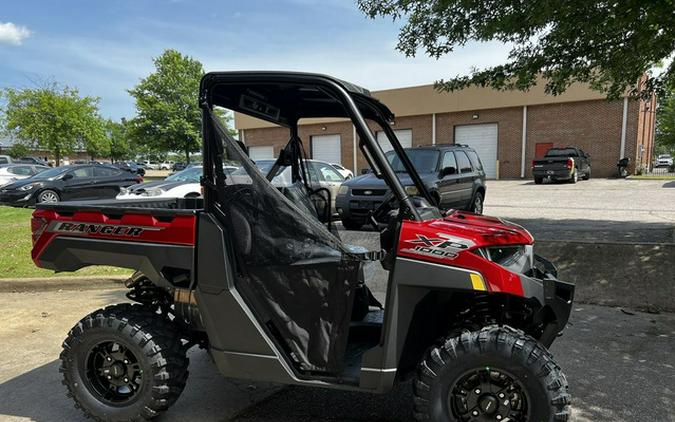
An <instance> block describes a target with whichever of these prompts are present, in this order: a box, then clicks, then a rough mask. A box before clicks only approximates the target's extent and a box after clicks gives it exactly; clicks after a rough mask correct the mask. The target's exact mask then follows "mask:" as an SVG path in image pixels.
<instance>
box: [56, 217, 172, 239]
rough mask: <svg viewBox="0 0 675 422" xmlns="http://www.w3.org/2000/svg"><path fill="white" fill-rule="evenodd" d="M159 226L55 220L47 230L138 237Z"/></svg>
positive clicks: (156, 229)
mask: <svg viewBox="0 0 675 422" xmlns="http://www.w3.org/2000/svg"><path fill="white" fill-rule="evenodd" d="M158 230H162V228H161V227H146V226H125V225H118V224H100V223H81V222H75V221H55V222H53V223H52V227H50V229H49V231H51V232H55V233H67V234H85V235H87V234H99V235H109V236H123V237H138V236H140V235H141V233H143V232H145V231H158Z"/></svg>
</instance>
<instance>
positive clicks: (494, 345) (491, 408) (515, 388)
mask: <svg viewBox="0 0 675 422" xmlns="http://www.w3.org/2000/svg"><path fill="white" fill-rule="evenodd" d="M567 389H568V386H567V380H566V379H565V375H563V373H562V371H561V370H560V367H558V365H557V364H556V363H555V362H554V360H553V357H552V356H551V354H550V353H549V352H548V351H547V350H546V348H544V346H542V345H541V344H539V343H538V342H537V341H536V340H535V339H533V338H532V337H530V336H527V335H525V334H523V332H521V331H517V330H514V329H512V328H510V327H505V326H503V327H500V326H496V325H493V326H488V327H485V328H482V329H481V330H479V331H474V332H465V333H462V334H461V335H460V336H458V337H454V338H448V339H446V340H445V341H444V343H443V344H442V345H439V346H435V347H432V348H431V349H430V350H429V352H428V353H427V355H426V357H425V358H424V359H423V360H422V362H421V363H420V365H419V367H418V370H417V375H416V378H415V381H414V384H413V392H414V409H415V419H416V420H417V421H433V422H441V421H451V422H452V421H474V420H476V421H478V420H523V421H528V422H544V421H546V422H554V421H555V422H562V421H567V420H568V418H569V403H570V396H569V394H568V393H567ZM497 415H501V417H500V418H499V419H497ZM513 416H517V418H513ZM481 418H484V419H481Z"/></svg>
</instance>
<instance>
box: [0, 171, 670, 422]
mask: <svg viewBox="0 0 675 422" xmlns="http://www.w3.org/2000/svg"><path fill="white" fill-rule="evenodd" d="M486 213H487V214H490V215H496V216H499V217H503V218H507V219H510V220H513V221H517V222H518V223H520V224H523V225H524V226H525V227H526V228H528V229H529V230H530V231H531V232H532V233H533V234H534V235H535V237H536V238H537V240H538V243H539V247H540V250H542V249H543V250H544V251H546V253H547V254H553V255H554V258H555V259H554V260H555V261H556V263H557V264H562V265H561V273H562V274H563V275H564V276H565V278H566V279H572V281H575V282H577V286H578V287H577V303H576V305H575V307H574V310H573V314H572V317H571V319H570V326H569V327H568V329H567V330H566V332H565V335H564V336H563V337H561V338H560V339H558V340H557V342H556V343H555V344H554V345H553V347H552V352H553V353H554V354H555V356H556V358H557V359H558V361H559V363H560V364H561V366H562V367H563V368H564V371H565V373H566V375H567V377H568V379H569V382H570V388H571V393H572V394H573V400H574V402H573V418H572V420H573V421H578V422H590V421H627V422H628V421H631V422H632V421H675V415H673V413H672V412H671V409H672V406H673V405H675V389H674V388H673V387H672V380H673V379H675V356H673V354H672V350H673V349H675V314H673V313H671V312H672V309H670V308H668V307H667V306H668V304H669V303H671V304H672V302H673V300H672V297H673V296H675V292H674V291H673V288H675V280H673V272H672V262H673V260H672V256H673V255H669V254H672V252H673V251H675V247H674V245H673V243H675V242H674V240H673V230H674V229H675V182H667V181H639V182H638V181H631V180H600V179H592V180H591V181H588V182H586V181H584V182H579V183H577V184H576V185H571V184H544V185H534V184H533V183H531V182H529V181H492V182H489V185H488V195H487V201H486ZM342 235H343V239H345V240H346V241H348V242H352V243H359V244H363V245H368V246H371V247H376V245H377V234H376V233H374V232H372V231H371V232H367V231H364V232H342ZM556 254H557V255H556ZM636 275H637V276H636ZM385 286H386V274H384V273H383V272H382V271H380V270H379V269H378V271H377V273H376V274H375V279H374V280H373V282H372V284H371V287H372V288H373V290H374V293H375V294H376V296H378V297H379V298H381V299H382V298H383V294H384V289H385ZM70 289H73V287H70ZM120 300H124V297H123V291H122V290H120V289H112V290H111V289H109V288H107V289H103V290H96V289H87V290H69V288H66V289H64V290H61V291H59V290H52V291H48V292H47V291H43V292H28V293H0V320H2V321H3V322H4V323H3V324H2V326H0V356H3V359H2V360H1V361H0V397H2V400H0V420H3V421H5V420H6V421H12V422H14V421H27V420H35V421H41V422H49V421H62V420H68V421H82V420H84V419H83V417H82V415H81V413H80V412H79V411H77V410H76V409H74V408H73V406H72V402H71V401H70V400H69V399H68V398H66V396H65V389H64V387H62V386H61V384H60V374H59V373H58V361H57V358H58V353H59V350H60V343H61V341H62V339H63V337H64V336H65V334H66V332H67V330H68V329H69V328H70V327H71V326H72V325H73V324H74V323H75V322H76V321H77V320H78V319H80V318H81V317H82V316H83V315H85V314H86V313H88V312H90V311H92V310H93V309H96V308H98V307H101V306H104V305H105V304H109V303H115V302H118V301H120ZM659 301H660V302H659ZM652 302H653V303H656V304H657V305H658V306H656V307H646V308H645V307H643V306H641V305H642V304H644V303H648V304H653V303H652ZM598 304H601V305H611V306H598ZM639 310H647V311H649V313H643V312H640V311H639ZM190 358H191V366H190V378H189V381H188V385H187V388H186V392H185V394H184V395H183V396H182V397H181V398H180V400H179V401H178V402H177V403H176V405H175V406H174V407H173V408H172V409H171V410H170V411H169V412H168V413H167V414H166V415H165V416H163V417H162V419H161V420H163V421H179V420H188V419H189V420H195V421H287V422H297V421H315V420H331V421H354V422H356V421H371V420H373V421H382V422H394V421H409V420H411V418H412V416H411V411H412V406H411V400H412V398H411V389H410V385H409V384H404V385H402V386H401V387H400V388H398V389H397V390H396V391H395V392H393V393H392V394H390V395H386V396H375V395H368V394H357V393H347V392H334V391H328V390H316V389H311V390H310V389H305V388H300V387H281V386H274V385H269V384H252V383H249V382H240V381H237V380H231V379H225V378H222V377H220V376H219V375H218V374H217V372H216V370H215V368H214V366H213V364H212V363H211V361H210V359H209V357H208V354H207V353H205V352H204V351H200V350H192V352H191V354H190ZM37 398H39V399H37Z"/></svg>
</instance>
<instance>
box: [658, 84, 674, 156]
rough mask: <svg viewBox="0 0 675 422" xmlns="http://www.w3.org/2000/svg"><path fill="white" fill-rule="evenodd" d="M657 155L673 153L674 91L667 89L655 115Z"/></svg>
mask: <svg viewBox="0 0 675 422" xmlns="http://www.w3.org/2000/svg"><path fill="white" fill-rule="evenodd" d="M655 145H656V147H657V153H666V152H668V153H675V89H672V88H671V89H669V90H668V91H666V92H665V93H664V94H663V95H662V96H661V98H660V99H659V108H658V110H657V113H656V142H655Z"/></svg>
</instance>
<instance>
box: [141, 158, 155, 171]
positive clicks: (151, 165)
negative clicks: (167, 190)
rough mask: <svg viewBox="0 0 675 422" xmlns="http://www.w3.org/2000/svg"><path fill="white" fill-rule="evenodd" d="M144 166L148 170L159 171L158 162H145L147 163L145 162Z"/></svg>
mask: <svg viewBox="0 0 675 422" xmlns="http://www.w3.org/2000/svg"><path fill="white" fill-rule="evenodd" d="M143 165H144V166H145V168H146V169H148V170H159V163H158V162H156V161H148V160H145V161H143Z"/></svg>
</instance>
